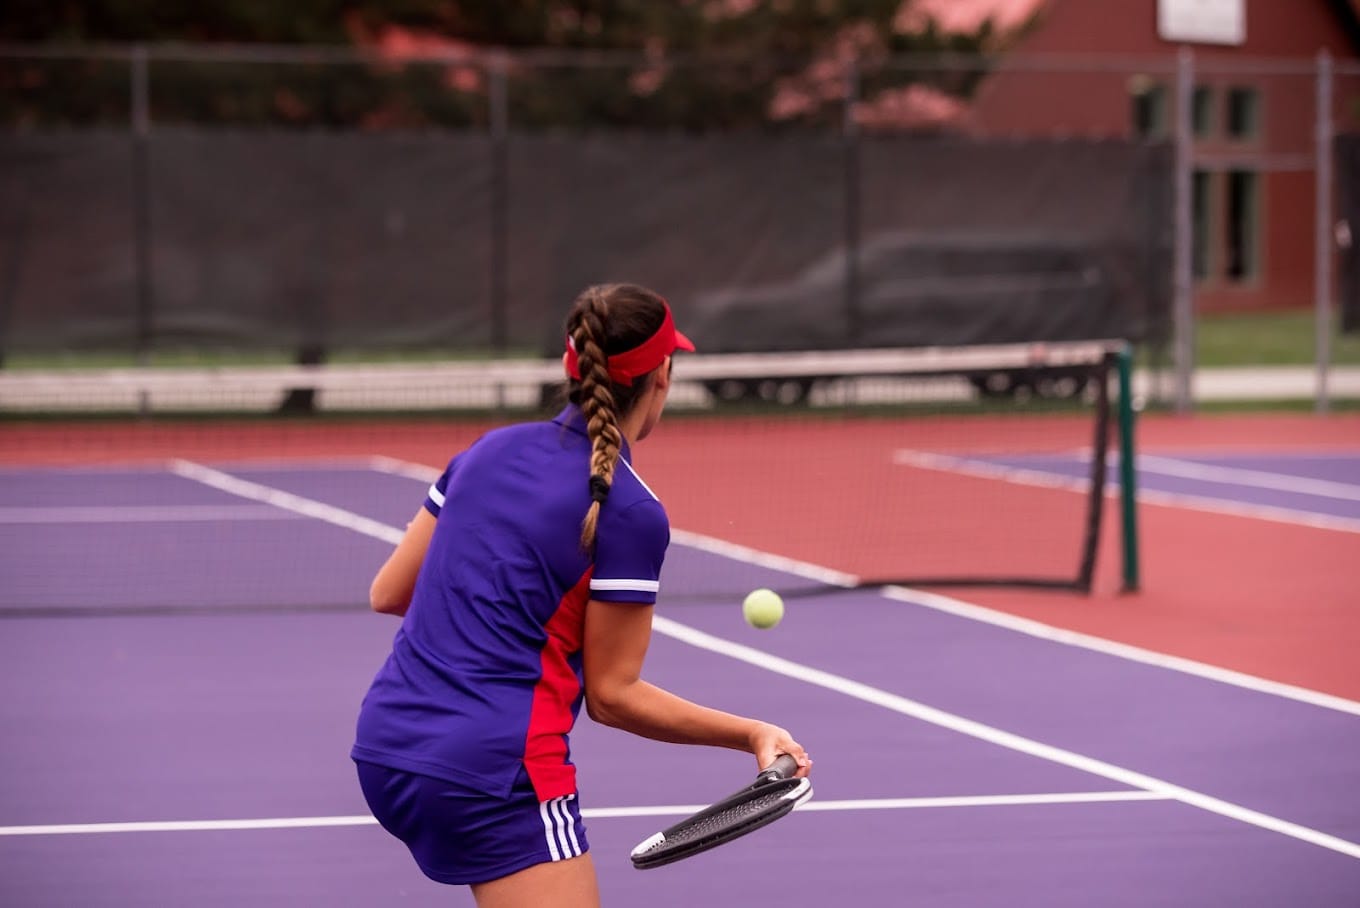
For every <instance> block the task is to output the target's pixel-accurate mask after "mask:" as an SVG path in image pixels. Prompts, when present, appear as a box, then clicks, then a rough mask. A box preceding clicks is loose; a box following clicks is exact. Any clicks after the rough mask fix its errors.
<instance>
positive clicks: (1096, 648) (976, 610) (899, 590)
mask: <svg viewBox="0 0 1360 908" xmlns="http://www.w3.org/2000/svg"><path fill="white" fill-rule="evenodd" d="M382 459H383V460H385V461H391V463H393V464H401V463H402V461H395V460H391V458H382ZM408 466H410V467H411V468H413V469H412V473H411V474H410V475H411V477H412V478H414V479H418V480H420V481H421V482H427V481H430V480H429V477H428V476H427V475H418V472H417V471H419V470H422V469H424V470H429V469H430V468H428V467H421V466H420V465H419V464H408ZM435 475H436V478H437V476H438V474H437V473H436V474H435ZM671 538H672V540H674V541H675V542H678V543H680V544H681V545H686V546H690V547H691V548H696V549H700V550H702V551H705V552H709V553H711V554H715V555H721V556H723V557H725V558H731V559H734V560H737V561H742V562H745V563H748V564H755V565H758V566H761V567H768V568H771V569H773V570H779V571H785V572H787V573H789V574H793V575H795V576H799V577H807V578H809V579H811V580H816V581H819V582H824V583H827V584H829V585H831V586H844V587H847V588H849V587H853V586H855V585H856V583H857V582H858V579H859V578H857V577H855V576H854V575H853V574H846V573H844V572H842V571H836V570H832V569H831V568H827V567H822V566H820V565H816V564H810V563H808V562H805V561H797V560H795V559H792V558H786V557H784V556H782V555H773V554H770V553H769V552H762V551H760V550H758V549H753V548H749V547H747V546H744V545H737V544H736V543H734V542H727V541H725V540H722V539H716V538H714V537H712V536H704V535H702V534H699V533H692V532H689V531H687V530H677V529H674V528H672V530H671ZM663 592H664V591H663ZM881 592H882V594H883V595H885V596H887V597H888V598H890V599H896V600H897V601H899V602H905V603H907V604H909V605H918V606H922V607H924V608H929V609H934V610H936V611H940V612H947V613H948V614H951V615H954V616H955V617H959V618H966V619H967V620H969V621H977V622H980V623H982V624H990V625H993V626H995V627H1001V628H1005V629H1006V630H1010V631H1015V632H1017V633H1021V634H1026V635H1028V636H1030V637H1037V638H1039V639H1041V640H1047V641H1050V642H1052V643H1060V644H1062V645H1064V646H1073V647H1078V648H1080V649H1087V650H1091V651H1093V652H1097V653H1100V654H1102V655H1105V656H1113V657H1115V658H1118V659H1125V660H1127V661H1130V662H1138V663H1141V664H1143V665H1151V666H1155V667H1157V668H1161V669H1166V670H1169V671H1175V672H1180V673H1182V674H1186V675H1192V676H1194V677H1197V678H1204V679H1206V680H1208V681H1215V682H1218V683H1220V684H1227V685H1230V686H1232V687H1240V688H1243V689H1244V690H1250V691H1255V692H1257V693H1262V694H1269V695H1270V696H1274V697H1282V698H1284V699H1287V700H1297V701H1298V702H1300V703H1307V704H1308V705H1309V706H1320V707H1323V708H1325V709H1334V710H1337V711H1338V712H1343V713H1348V714H1350V715H1353V716H1360V702H1357V701H1355V700H1347V699H1345V698H1343V697H1337V696H1335V695H1333V694H1324V693H1322V692H1320V691H1315V690H1310V689H1308V688H1306V687H1298V686H1295V685H1293V684H1284V683H1282V682H1279V681H1271V680H1269V679H1267V678H1261V677H1259V676H1257V675H1249V674H1246V673H1245V672H1237V671H1233V670H1231V669H1227V668H1221V667H1219V666H1217V665H1209V664H1208V663H1205V662H1196V661H1195V660H1193V659H1184V658H1181V657H1179V656H1171V655H1167V654H1166V653H1159V652H1156V651H1154V650H1149V649H1142V648H1140V647H1137V646H1131V645H1129V644H1127V643H1119V642H1117V641H1115V640H1108V639H1106V638H1104V637H1096V636H1092V635H1090V634H1083V633H1079V632H1077V631H1071V630H1068V629H1066V628H1061V627H1055V626H1054V625H1051V624H1044V623H1042V622H1039V621H1034V620H1032V619H1029V618H1020V617H1017V616H1015V615H1012V614H1010V613H1008V612H1002V611H998V610H996V609H990V608H985V607H983V606H980V605H974V604H972V603H970V602H964V601H963V600H961V599H954V598H951V597H949V596H943V595H940V594H938V593H928V592H925V591H923V590H915V589H908V588H906V587H887V588H885V589H883V590H881Z"/></svg>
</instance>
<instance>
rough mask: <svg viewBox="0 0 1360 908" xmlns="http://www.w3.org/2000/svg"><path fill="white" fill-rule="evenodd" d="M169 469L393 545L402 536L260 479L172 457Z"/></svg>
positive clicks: (339, 509)
mask: <svg viewBox="0 0 1360 908" xmlns="http://www.w3.org/2000/svg"><path fill="white" fill-rule="evenodd" d="M169 469H170V471H171V472H172V473H174V474H176V475H177V476H183V477H184V478H186V479H192V480H194V481H195V482H201V483H203V484H204V485H206V486H211V487H212V488H214V489H220V490H221V491H223V492H227V493H229V494H231V495H238V496H240V497H241V498H249V499H251V500H252V501H262V502H264V503H265V504H270V505H273V506H274V507H276V508H282V509H283V510H285V511H292V512H293V513H294V514H301V515H302V516H304V517H314V518H316V519H317V520H324V521H325V522H326V523H330V524H334V525H335V526H338V527H344V528H345V529H347V530H353V531H354V532H356V533H362V534H363V535H365V536H371V537H373V538H374V539H381V540H382V541H384V542H390V543H392V544H393V545H396V544H397V543H398V542H400V541H401V537H402V535H403V533H402V531H401V530H399V529H397V528H396V527H390V526H388V525H387V524H385V523H379V522H378V521H376V520H372V519H370V518H368V517H364V516H363V515H361V514H355V513H354V512H353V511H346V510H345V509H343V508H337V507H335V506H333V505H329V504H325V503H324V502H320V501H316V500H314V499H311V498H303V497H302V496H301V495H294V494H293V493H292V492H285V491H283V490H282V489H275V488H271V487H269V486H265V485H260V484H259V483H258V482H250V481H248V480H245V479H238V478H236V477H235V476H230V475H228V474H226V473H223V472H222V471H220V470H214V469H212V468H211V467H205V466H203V465H202V464H198V463H193V462H192V461H188V460H179V459H175V460H172V461H170V464H169Z"/></svg>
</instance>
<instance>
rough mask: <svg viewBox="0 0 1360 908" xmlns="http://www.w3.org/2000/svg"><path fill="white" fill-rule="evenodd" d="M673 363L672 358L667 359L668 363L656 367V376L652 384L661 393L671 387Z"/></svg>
mask: <svg viewBox="0 0 1360 908" xmlns="http://www.w3.org/2000/svg"><path fill="white" fill-rule="evenodd" d="M671 361H672V357H669V356H668V357H666V361H665V362H664V363H662V364H661V365H659V366H657V367H656V375H654V376H653V377H652V382H653V383H654V384H655V385H656V387H657V389H658V390H660V391H665V390H666V389H667V388H669V387H670V386H671Z"/></svg>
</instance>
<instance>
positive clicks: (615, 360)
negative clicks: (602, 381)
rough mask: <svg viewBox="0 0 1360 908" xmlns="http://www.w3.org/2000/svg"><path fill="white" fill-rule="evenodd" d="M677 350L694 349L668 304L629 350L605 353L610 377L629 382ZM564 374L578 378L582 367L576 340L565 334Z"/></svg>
mask: <svg viewBox="0 0 1360 908" xmlns="http://www.w3.org/2000/svg"><path fill="white" fill-rule="evenodd" d="M676 350H690V351H693V350H694V344H693V343H692V342H691V341H690V339H689V338H687V337H685V335H683V334H681V333H680V332H679V331H677V330H676V329H675V320H674V319H673V318H671V307H670V306H666V317H665V318H663V319H662V320H661V327H660V328H657V329H656V333H655V334H653V335H652V336H651V337H649V338H647V339H646V340H645V341H643V342H642V343H640V344H638V345H637V346H636V347H634V348H633V349H631V350H625V351H623V352H622V353H614V354H611V355H610V356H609V357H608V363H609V378H610V380H611V381H613V382H614V383H616V384H620V385H631V384H632V383H633V379H635V378H637V377H638V376H639V375H646V374H647V373H648V372H651V371H652V370H653V369H655V368H656V367H657V366H659V365H661V364H662V363H663V362H665V361H666V357H668V356H670V355H671V354H672V353H674V352H675V351H676ZM567 374H569V375H570V376H571V377H572V378H575V379H580V377H581V367H580V366H579V365H578V364H577V357H576V344H575V343H574V342H573V341H572V339H571V337H570V336H568V337H567Z"/></svg>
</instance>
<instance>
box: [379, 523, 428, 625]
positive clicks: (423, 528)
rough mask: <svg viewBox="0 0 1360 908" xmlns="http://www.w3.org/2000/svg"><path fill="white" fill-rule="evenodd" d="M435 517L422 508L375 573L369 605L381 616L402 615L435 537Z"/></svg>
mask: <svg viewBox="0 0 1360 908" xmlns="http://www.w3.org/2000/svg"><path fill="white" fill-rule="evenodd" d="M434 525H435V516H434V515H433V514H431V513H430V512H429V511H428V510H426V509H425V508H421V509H420V510H419V511H417V512H416V516H415V517H413V518H412V519H411V522H410V523H408V524H407V525H406V533H405V535H403V536H402V537H401V541H400V542H398V543H397V547H396V548H395V549H393V550H392V554H391V555H389V556H388V557H387V561H386V562H384V563H383V566H382V567H380V568H379V569H378V573H377V575H376V576H374V578H373V584H372V585H371V586H370V587H369V589H368V604H369V605H370V606H372V608H373V611H375V612H381V613H382V614H384V615H405V614H406V609H407V608H409V607H410V605H411V595H412V594H413V593H414V592H415V588H416V575H417V574H419V573H420V565H421V564H422V563H423V562H424V561H425V552H426V550H428V549H429V547H430V537H431V536H433V535H434Z"/></svg>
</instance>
